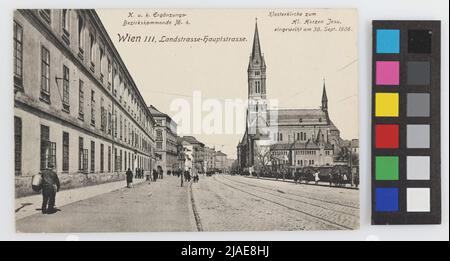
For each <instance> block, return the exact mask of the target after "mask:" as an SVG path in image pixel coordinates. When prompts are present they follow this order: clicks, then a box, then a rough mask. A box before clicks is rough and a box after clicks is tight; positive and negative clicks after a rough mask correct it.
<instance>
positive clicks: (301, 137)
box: [272, 132, 325, 141]
mask: <svg viewBox="0 0 450 261" xmlns="http://www.w3.org/2000/svg"><path fill="white" fill-rule="evenodd" d="M272 138H273V140H274V141H283V133H279V132H277V133H274V134H273V137H272ZM322 138H325V136H324V135H323V134H322ZM294 140H296V141H307V140H308V138H307V136H306V132H296V133H294Z"/></svg>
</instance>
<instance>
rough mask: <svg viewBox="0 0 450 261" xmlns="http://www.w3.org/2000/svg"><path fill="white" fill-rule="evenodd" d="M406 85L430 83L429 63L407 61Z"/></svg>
mask: <svg viewBox="0 0 450 261" xmlns="http://www.w3.org/2000/svg"><path fill="white" fill-rule="evenodd" d="M407 70H408V75H407V83H408V85H430V63H429V62H408V64H407Z"/></svg>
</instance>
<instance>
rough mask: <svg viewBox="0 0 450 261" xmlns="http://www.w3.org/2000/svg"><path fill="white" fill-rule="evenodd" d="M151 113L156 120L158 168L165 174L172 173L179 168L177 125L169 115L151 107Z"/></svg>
mask: <svg viewBox="0 0 450 261" xmlns="http://www.w3.org/2000/svg"><path fill="white" fill-rule="evenodd" d="M149 109H150V112H151V114H152V116H153V118H154V119H155V122H156V126H155V140H156V141H155V144H156V151H155V154H156V166H157V167H158V166H160V167H161V168H162V169H163V171H164V172H165V173H167V172H172V171H173V170H175V169H176V168H177V166H178V158H177V139H178V136H177V124H176V122H174V121H173V120H172V118H170V116H169V115H167V114H165V113H163V112H161V111H159V110H158V109H156V108H155V107H154V106H152V105H150V107H149Z"/></svg>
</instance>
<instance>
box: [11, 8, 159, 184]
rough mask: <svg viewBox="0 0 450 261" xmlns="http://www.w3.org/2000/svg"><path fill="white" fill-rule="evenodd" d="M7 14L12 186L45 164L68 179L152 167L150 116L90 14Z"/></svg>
mask: <svg viewBox="0 0 450 261" xmlns="http://www.w3.org/2000/svg"><path fill="white" fill-rule="evenodd" d="M13 17H14V37H13V45H14V55H13V64H14V69H13V73H14V75H13V76H14V140H15V148H14V152H15V174H16V185H19V186H20V184H21V183H20V182H21V181H20V180H21V179H23V180H24V182H25V183H26V184H29V181H28V179H29V178H30V176H32V175H34V174H37V173H39V172H40V171H42V170H44V169H47V168H49V167H54V168H55V170H56V172H57V174H58V175H65V177H64V178H65V179H66V178H67V179H66V180H71V179H72V181H73V182H76V180H81V179H82V178H85V177H87V175H86V174H89V175H98V176H102V177H99V178H98V179H97V180H108V177H113V176H115V177H119V176H117V175H111V174H113V173H124V172H125V171H126V169H128V168H131V169H133V170H134V169H135V168H141V169H143V170H144V171H149V170H151V169H152V168H153V166H154V161H155V158H154V150H155V140H154V125H155V121H154V119H153V117H152V115H151V113H150V111H149V110H148V108H147V105H146V102H145V101H144V99H143V97H142V96H141V94H140V92H139V89H138V86H137V85H136V83H135V82H134V81H133V78H132V77H131V74H130V73H129V71H128V68H127V67H126V65H125V63H124V61H123V60H122V59H121V57H120V55H119V52H118V51H117V49H116V48H115V46H114V45H113V43H112V41H111V39H110V37H109V35H108V33H107V32H106V30H105V28H104V26H103V24H102V22H101V21H100V18H99V17H98V15H97V13H96V12H95V11H94V10H88V9H80V10H69V9H33V10H31V9H30V10H23V9H20V10H16V11H15V12H14V15H13ZM76 175H78V176H76ZM72 181H71V182H72ZM16 188H17V187H16Z"/></svg>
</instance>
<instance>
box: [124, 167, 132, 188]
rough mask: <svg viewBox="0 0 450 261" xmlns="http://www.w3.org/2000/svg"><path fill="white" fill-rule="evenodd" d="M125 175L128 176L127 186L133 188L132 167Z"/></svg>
mask: <svg viewBox="0 0 450 261" xmlns="http://www.w3.org/2000/svg"><path fill="white" fill-rule="evenodd" d="M125 175H126V176H127V187H129V188H131V185H132V184H133V172H131V169H130V168H128V170H127V172H125Z"/></svg>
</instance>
